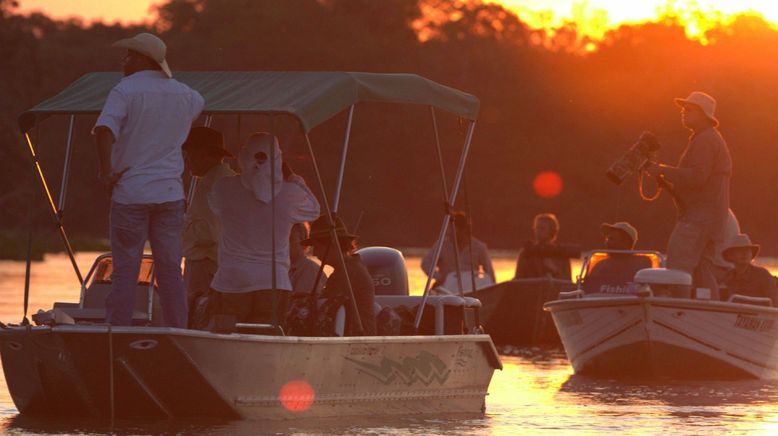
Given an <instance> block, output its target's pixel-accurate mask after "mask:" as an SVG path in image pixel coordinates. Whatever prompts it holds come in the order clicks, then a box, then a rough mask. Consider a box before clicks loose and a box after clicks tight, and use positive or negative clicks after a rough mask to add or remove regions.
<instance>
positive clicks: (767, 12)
mask: <svg viewBox="0 0 778 436" xmlns="http://www.w3.org/2000/svg"><path fill="white" fill-rule="evenodd" d="M495 2H496V3H501V4H503V5H504V6H506V7H507V8H509V9H512V10H514V11H515V12H516V13H517V14H518V15H519V16H520V17H521V19H522V20H523V21H525V22H527V23H529V24H530V25H531V26H532V27H534V28H553V27H555V26H558V25H560V24H561V23H563V22H566V21H567V22H569V21H574V22H576V23H577V25H578V26H579V29H580V30H581V31H582V32H583V33H585V34H587V35H589V36H592V37H594V38H599V37H601V36H602V34H603V33H604V32H605V31H607V30H608V29H611V28H613V27H615V26H618V25H619V24H624V23H635V22H641V21H647V20H648V21H650V20H655V19H657V17H660V16H663V15H667V14H668V13H670V14H672V15H676V16H678V17H679V18H680V20H681V22H683V23H686V25H687V33H688V34H689V35H690V36H692V37H694V36H698V35H700V34H701V33H702V32H704V31H705V30H706V29H707V28H709V27H710V26H711V25H712V24H713V23H718V22H725V23H726V22H728V21H730V20H731V19H732V17H733V16H734V15H736V14H739V13H753V14H759V15H761V16H763V17H764V18H765V19H767V20H768V21H770V22H772V23H778V1H774V0H692V1H690V0H641V1H626V0H500V1H495ZM19 3H20V5H21V10H22V11H23V12H29V11H34V10H42V11H44V12H46V13H47V14H48V15H50V16H54V17H57V18H64V17H71V16H78V17H81V18H83V19H84V20H86V21H92V20H99V19H102V20H104V21H108V22H114V21H117V20H118V21H121V22H123V23H128V22H138V21H145V20H149V19H150V18H151V13H150V8H151V6H152V5H153V4H158V3H160V0H80V1H78V2H76V1H65V0H20V1H19Z"/></svg>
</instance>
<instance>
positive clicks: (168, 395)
mask: <svg viewBox="0 0 778 436" xmlns="http://www.w3.org/2000/svg"><path fill="white" fill-rule="evenodd" d="M120 78H121V74H120V73H92V74H88V75H86V76H84V77H82V78H81V79H79V80H77V81H76V82H74V83H73V84H71V85H70V86H69V87H68V88H66V89H65V90H64V91H62V92H61V93H60V94H58V95H57V96H54V97H52V98H51V99H49V100H47V101H45V102H43V103H41V104H39V105H38V106H36V107H34V108H33V109H31V110H30V111H28V112H26V113H24V114H22V116H20V118H19V125H20V127H21V130H22V132H23V134H24V136H25V139H26V140H27V145H28V146H29V151H30V153H31V154H32V156H33V158H34V160H35V147H34V144H33V142H32V139H31V135H30V134H29V132H30V130H31V129H32V128H33V127H34V126H35V125H36V124H37V123H38V122H40V121H41V120H43V119H44V118H46V117H49V116H52V115H57V114H65V115H69V116H70V129H71V131H70V132H69V134H68V142H67V149H66V158H65V168H64V171H63V182H62V187H61V190H60V195H59V202H58V204H56V203H55V201H54V197H53V195H51V190H50V189H49V186H48V183H47V181H46V178H45V177H44V172H43V171H42V168H41V167H40V165H39V164H38V162H37V160H35V171H36V174H37V176H38V179H39V181H40V184H41V187H42V188H43V189H44V191H45V192H46V194H47V195H46V196H45V198H46V200H47V201H48V203H49V207H50V209H51V211H52V213H53V216H54V217H55V219H56V222H57V226H58V229H59V232H60V235H61V237H62V239H63V242H64V244H65V248H66V250H67V252H68V254H69V256H70V258H71V261H72V264H73V268H74V271H75V273H76V276H77V278H78V280H79V283H80V285H81V299H80V301H79V302H78V303H55V305H54V309H53V310H52V311H50V312H48V313H47V315H44V316H40V317H38V318H37V319H36V321H40V323H41V324H42V325H37V326H32V325H30V324H29V323H28V322H26V321H27V316H26V312H27V307H26V304H25V308H24V310H25V316H24V321H25V322H23V323H22V324H21V325H6V324H1V323H0V354H1V355H2V364H3V371H4V373H5V379H6V381H7V383H8V389H9V392H10V394H11V397H12V398H13V401H14V404H15V405H16V407H17V408H18V410H19V411H20V412H21V413H23V414H28V413H29V414H43V415H68V416H98V417H107V416H111V417H112V418H113V417H114V416H126V417H135V416H154V415H158V416H168V417H181V416H217V417H228V418H260V419H275V418H280V419H285V418H297V417H309V416H310V417H324V416H339V417H340V416H350V415H363V416H364V415H369V416H376V415H382V414H414V413H434V414H440V413H452V412H457V413H460V412H464V413H483V411H484V408H485V396H486V395H487V389H488V386H489V382H490V380H491V377H492V374H493V372H494V370H495V369H499V368H501V367H502V365H501V362H500V359H499V356H498V355H497V352H496V350H495V348H494V345H493V344H492V342H491V340H490V338H489V336H487V335H484V334H469V333H470V332H477V331H478V328H477V325H473V324H472V321H470V320H473V319H476V320H477V313H474V312H477V310H478V308H479V307H480V303H479V302H478V301H477V300H475V299H472V298H466V297H461V296H454V295H448V296H429V295H428V291H429V289H425V292H424V295H423V296H409V295H408V289H407V274H405V271H404V270H402V271H400V272H399V273H398V274H394V275H393V276H392V277H406V279H405V284H404V287H403V286H402V284H400V285H396V284H394V283H393V282H392V280H390V279H389V276H388V275H386V271H382V270H381V265H380V264H379V265H376V264H374V263H373V264H368V268H369V270H370V271H371V274H373V277H374V281H376V282H377V283H378V285H377V288H379V289H378V291H377V293H380V291H381V290H382V289H380V288H382V287H389V288H392V289H390V290H389V291H390V292H386V293H385V294H386V295H377V296H376V302H377V303H378V304H379V305H381V306H384V307H387V306H389V307H400V306H404V307H405V308H406V309H407V310H408V311H410V313H414V312H415V324H414V328H415V335H410V336H373V337H326V338H321V337H292V336H285V335H284V334H283V330H282V329H281V328H280V326H279V325H262V324H238V325H235V326H234V329H233V331H230V332H221V333H220V332H215V331H195V330H185V329H174V328H165V327H159V326H157V325H158V323H157V318H158V317H159V310H158V308H157V307H158V304H157V303H156V302H155V300H156V299H155V281H154V274H153V263H152V262H151V259H150V258H148V257H147V258H146V259H145V260H144V263H143V267H142V268H141V274H140V276H139V280H138V286H139V289H138V292H137V301H136V306H135V313H134V315H133V320H134V324H135V325H133V326H128V327H111V326H108V325H105V324H102V322H103V320H104V316H105V312H104V297H105V295H106V293H107V292H108V290H109V289H110V269H111V268H110V267H111V258H110V255H109V254H106V255H103V256H100V257H99V258H98V259H97V261H96V262H95V265H94V266H93V268H92V270H91V271H90V272H89V273H88V275H87V277H86V278H82V275H81V272H80V271H79V269H78V266H77V264H76V263H75V261H74V259H73V252H72V250H71V247H70V244H69V243H68V238H67V234H66V232H65V230H64V227H63V226H62V216H63V213H64V201H65V198H66V188H67V179H68V175H69V164H70V156H71V150H72V141H71V139H72V137H73V131H72V129H73V125H74V117H75V115H76V114H87V115H90V114H95V113H97V112H99V110H100V109H101V107H102V106H103V102H104V101H105V98H106V96H107V94H108V92H109V90H110V89H111V88H112V87H113V86H114V85H115V84H116V83H117V82H118V81H119V79H120ZM176 78H177V79H178V80H180V81H182V82H184V83H187V84H188V85H190V86H191V87H193V88H194V89H197V90H198V91H200V93H201V94H202V95H203V96H204V97H205V101H206V106H205V109H204V111H203V114H204V115H205V123H206V124H210V121H211V119H212V117H213V116H217V115H225V116H232V115H236V114H262V115H264V116H268V117H271V118H272V117H275V116H291V117H293V118H294V119H296V120H297V121H298V122H299V125H300V126H301V128H302V129H303V133H304V134H305V138H306V142H307V145H308V150H309V152H310V158H311V162H312V164H313V166H314V169H315V173H316V178H317V182H318V186H319V189H320V196H321V197H320V199H321V200H322V201H321V203H322V207H323V209H324V210H325V211H326V213H327V215H329V216H330V220H331V219H332V215H331V211H335V210H337V205H338V201H339V196H340V191H341V187H342V181H343V168H344V165H345V162H346V156H347V150H348V138H349V137H350V135H349V133H350V128H351V120H352V116H353V113H354V108H355V105H356V104H357V103H359V102H367V101H378V102H389V103H416V104H421V105H425V106H428V107H429V109H430V112H431V114H432V119H433V122H435V108H439V109H443V110H445V111H448V112H451V113H453V114H454V115H456V116H458V117H461V118H463V119H465V120H468V122H469V128H468V131H467V135H466V138H465V140H464V146H463V149H462V154H461V158H460V161H459V166H458V168H457V173H456V179H455V180H456V181H455V183H454V184H453V185H452V188H451V189H452V190H451V192H450V193H449V192H445V195H446V200H447V201H448V202H449V203H450V204H454V202H455V201H456V197H457V191H458V189H459V185H460V182H461V179H462V174H463V171H464V164H465V161H466V158H467V154H468V151H469V147H470V142H471V140H472V134H473V129H474V126H475V117H476V114H477V112H478V105H479V102H478V99H477V98H475V97H474V96H472V95H469V94H466V93H463V92H461V91H457V90H454V89H452V88H448V87H445V86H443V85H440V84H437V83H435V82H432V81H429V80H427V79H424V78H422V77H419V76H416V75H411V74H373V73H337V72H330V73H316V72H291V73H283V72H202V73H193V72H189V73H177V74H176ZM346 109H348V123H347V132H346V141H345V143H344V147H343V151H342V154H341V165H340V173H339V174H338V179H337V187H336V190H335V196H334V202H333V205H332V206H330V204H329V203H328V202H327V200H326V197H327V196H326V195H325V192H324V185H323V183H322V180H321V177H320V174H319V170H318V164H317V163H316V158H315V155H314V151H313V148H312V146H311V142H310V138H309V136H308V133H309V131H310V129H312V128H313V127H315V126H316V125H318V124H320V123H322V122H324V121H325V120H327V119H330V118H331V117H332V116H334V115H335V114H337V113H340V112H342V111H343V110H346ZM271 124H272V120H271ZM435 129H436V130H437V124H435ZM436 146H437V149H438V152H439V153H438V155H439V156H440V144H439V142H438V141H436ZM442 168H443V166H442V160H441V170H442ZM449 220H450V216H448V215H446V216H444V218H443V223H442V226H441V227H442V228H441V235H444V234H445V232H446V229H447V226H448V223H449ZM331 236H332V237H333V238H335V237H336V236H335V233H334V227H333V229H332V234H331ZM440 240H441V241H442V240H443V238H442V237H441V238H440ZM439 252H440V246H439V245H438V246H437V247H436V257H437V256H438V255H439ZM369 253H371V250H366V252H365V254H364V258H365V259H368V261H367V262H368V263H369V262H371V261H370V260H369V258H371V257H373V258H375V259H377V260H378V262H379V263H380V262H383V259H385V258H387V257H388V258H390V259H392V258H393V259H394V262H395V263H397V262H398V257H397V253H399V252H396V250H394V251H391V250H379V251H378V255H371V254H369ZM393 253H394V254H393ZM436 260H437V259H436ZM341 261H342V259H341ZM399 262H400V268H401V269H404V268H405V264H404V261H403V260H402V258H401V255H400V257H399ZM28 268H29V263H28ZM28 272H29V269H28ZM398 281H401V280H398ZM28 292H29V289H25V296H26V295H27V293H28ZM25 301H27V299H26V298H25ZM351 301H352V302H353V298H351Z"/></svg>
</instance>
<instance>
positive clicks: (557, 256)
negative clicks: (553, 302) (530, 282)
mask: <svg viewBox="0 0 778 436" xmlns="http://www.w3.org/2000/svg"><path fill="white" fill-rule="evenodd" d="M532 232H533V235H534V239H533V240H532V241H528V242H527V243H526V244H524V247H522V249H521V251H520V252H519V258H518V259H517V260H516V278H517V279H526V278H539V277H550V278H557V279H563V280H570V256H569V255H568V254H566V253H564V251H565V250H559V245H558V244H557V235H559V220H558V219H557V217H556V215H554V214H553V213H541V214H538V215H536V216H535V219H534V220H533V224H532Z"/></svg>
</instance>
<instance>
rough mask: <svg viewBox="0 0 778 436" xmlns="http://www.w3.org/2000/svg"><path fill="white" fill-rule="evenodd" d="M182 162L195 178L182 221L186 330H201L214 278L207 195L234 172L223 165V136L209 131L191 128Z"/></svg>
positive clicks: (214, 243) (213, 231) (211, 222)
mask: <svg viewBox="0 0 778 436" xmlns="http://www.w3.org/2000/svg"><path fill="white" fill-rule="evenodd" d="M181 151H182V152H183V154H184V162H185V163H186V166H187V167H188V168H189V172H190V173H191V175H192V176H193V177H198V178H199V180H198V182H197V187H196V188H195V191H194V194H193V195H192V203H191V204H190V205H189V207H188V208H187V211H186V216H185V219H184V258H185V259H186V261H185V263H184V284H186V289H187V301H188V303H189V327H190V328H203V327H205V325H206V324H207V323H208V319H207V318H208V317H207V314H205V313H203V312H204V309H205V307H206V306H207V300H208V297H209V296H210V292H211V281H212V280H213V275H214V274H216V264H217V247H218V245H219V243H218V240H217V235H216V217H215V216H214V215H213V212H211V208H210V206H208V194H210V193H211V188H212V187H213V184H214V183H215V182H216V181H217V180H219V179H221V178H222V177H229V176H234V175H235V171H233V170H232V168H230V166H229V165H228V164H226V163H224V159H225V158H231V157H232V155H231V154H230V153H229V152H228V151H227V150H225V148H224V135H222V134H221V132H219V131H218V130H215V129H212V128H210V127H193V128H192V130H191V131H190V132H189V137H187V139H186V141H185V142H184V145H182V146H181Z"/></svg>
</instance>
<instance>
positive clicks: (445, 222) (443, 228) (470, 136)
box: [414, 121, 475, 330]
mask: <svg viewBox="0 0 778 436" xmlns="http://www.w3.org/2000/svg"><path fill="white" fill-rule="evenodd" d="M474 130H475V121H470V125H469V126H468V127H467V135H466V136H465V145H464V147H463V148H462V155H461V156H460V158H459V167H458V168H457V172H456V177H455V178H454V186H453V187H452V189H451V194H450V195H449V200H448V204H454V203H455V202H456V199H457V193H458V192H459V185H460V184H461V182H462V175H463V174H464V172H465V162H466V161H467V154H468V152H469V151H470V143H471V142H472V140H473V131H474ZM450 220H451V215H449V214H448V213H447V214H446V215H445V216H444V217H443V224H442V225H441V227H440V235H439V236H438V241H437V243H436V244H435V251H434V255H433V257H432V264H433V265H437V264H438V261H439V260H440V251H441V248H443V238H444V237H445V236H446V230H447V229H448V223H449V221H450ZM430 284H432V275H430V276H428V277H427V283H426V284H425V285H424V295H423V296H422V299H421V304H419V308H418V309H417V311H416V321H415V323H414V325H415V327H416V330H418V329H419V325H420V324H421V316H422V314H423V313H424V306H426V304H427V298H428V297H429V291H430Z"/></svg>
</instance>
